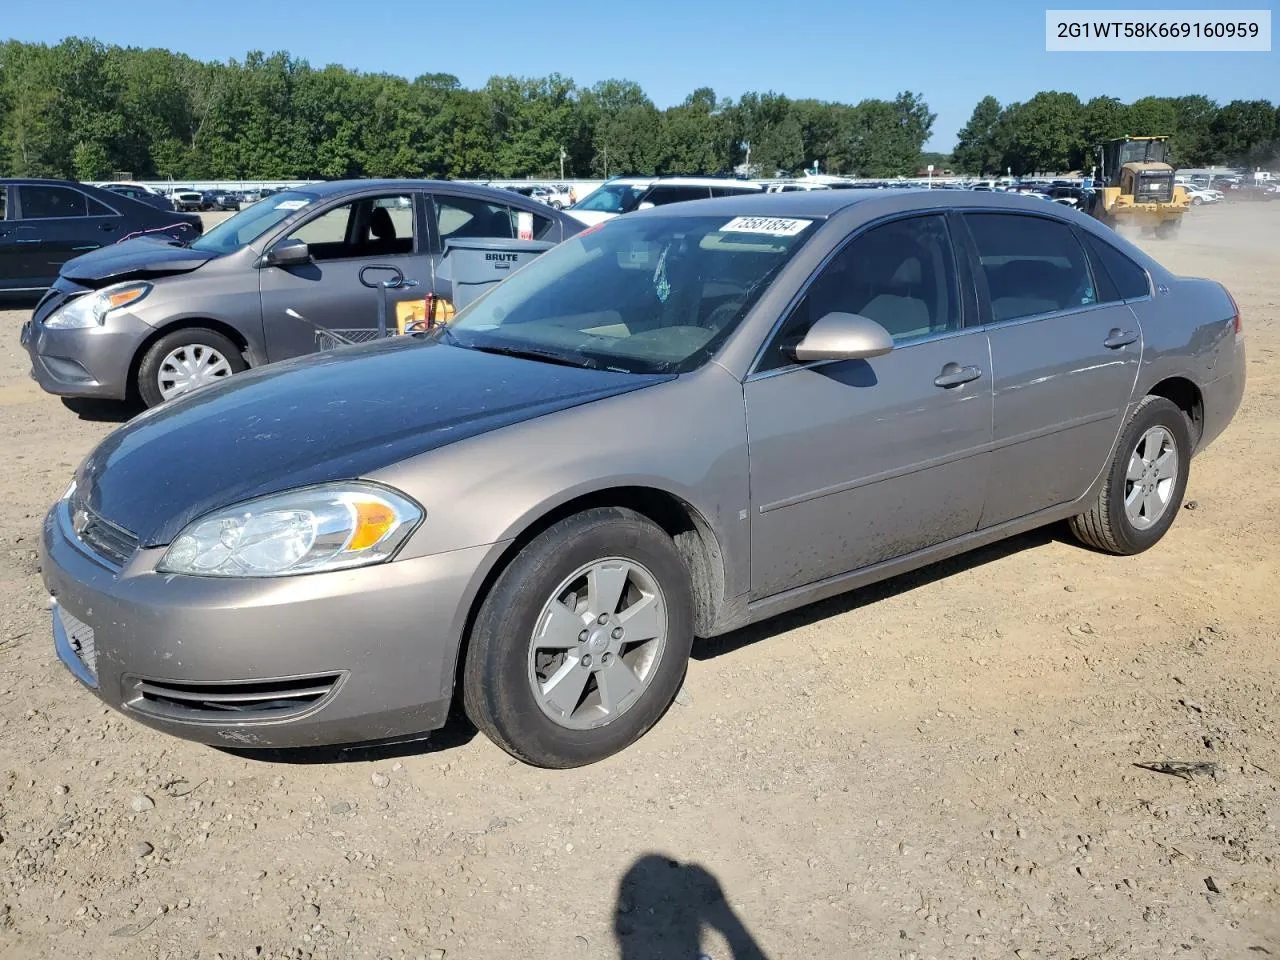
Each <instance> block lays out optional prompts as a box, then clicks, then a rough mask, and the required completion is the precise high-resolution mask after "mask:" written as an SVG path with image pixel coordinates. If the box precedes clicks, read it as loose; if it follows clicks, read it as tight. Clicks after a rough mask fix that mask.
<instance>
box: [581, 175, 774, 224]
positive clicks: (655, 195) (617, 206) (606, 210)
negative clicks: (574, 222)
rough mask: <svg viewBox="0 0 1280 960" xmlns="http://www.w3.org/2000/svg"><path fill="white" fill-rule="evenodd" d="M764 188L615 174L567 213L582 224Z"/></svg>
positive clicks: (734, 182)
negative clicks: (617, 176)
mask: <svg viewBox="0 0 1280 960" xmlns="http://www.w3.org/2000/svg"><path fill="white" fill-rule="evenodd" d="M763 190H764V188H763V187H762V186H761V185H760V184H758V183H752V182H751V181H749V180H729V179H726V178H721V177H619V178H617V179H614V180H609V181H606V182H605V183H604V184H602V185H601V186H599V187H598V188H596V189H595V190H593V191H592V192H591V193H589V194H587V195H586V196H585V197H583V198H582V199H581V200H579V201H578V202H577V203H576V204H574V205H573V206H572V207H569V210H568V212H569V214H570V215H571V216H573V217H576V218H577V219H578V220H581V221H582V222H583V223H585V224H588V225H590V224H596V223H603V222H604V221H605V220H608V219H609V218H611V217H616V216H618V214H620V213H630V212H631V211H632V210H643V209H647V208H648V207H659V206H663V205H664V204H668V203H681V202H683V201H686V200H706V199H708V198H709V197H730V196H736V195H738V194H744V193H762V192H763Z"/></svg>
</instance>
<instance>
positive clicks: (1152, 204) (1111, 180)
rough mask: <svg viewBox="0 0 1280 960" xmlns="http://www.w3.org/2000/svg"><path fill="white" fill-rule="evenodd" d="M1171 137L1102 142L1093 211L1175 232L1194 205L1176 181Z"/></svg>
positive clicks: (1109, 219)
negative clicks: (1170, 159)
mask: <svg viewBox="0 0 1280 960" xmlns="http://www.w3.org/2000/svg"><path fill="white" fill-rule="evenodd" d="M1168 155H1169V138H1168V137H1121V138H1119V139H1116V140H1108V141H1107V142H1106V143H1104V144H1102V145H1101V146H1100V147H1098V161H1099V170H1098V173H1099V176H1098V179H1097V181H1096V185H1095V188H1094V194H1093V202H1092V203H1091V204H1090V208H1089V212H1090V213H1092V214H1093V216H1095V217H1097V218H1098V219H1099V220H1101V221H1102V222H1103V223H1106V224H1109V225H1110V226H1112V227H1119V226H1122V225H1125V224H1130V225H1133V226H1136V227H1140V228H1141V229H1142V232H1143V233H1144V234H1147V235H1155V236H1157V237H1171V236H1173V235H1174V234H1176V233H1177V232H1178V226H1179V225H1180V224H1181V223H1182V215H1183V214H1184V213H1186V212H1187V209H1188V208H1189V207H1190V206H1191V201H1190V200H1189V199H1188V197H1187V191H1186V190H1184V189H1183V188H1182V187H1181V186H1178V185H1177V184H1175V183H1174V182H1173V167H1172V166H1170V165H1169V163H1168V162H1167V158H1168Z"/></svg>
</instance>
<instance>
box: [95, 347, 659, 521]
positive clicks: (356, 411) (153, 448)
mask: <svg viewBox="0 0 1280 960" xmlns="http://www.w3.org/2000/svg"><path fill="white" fill-rule="evenodd" d="M670 379H673V376H672V375H662V374H655V375H647V374H628V373H616V372H611V371H604V370H583V369H579V368H577V367H566V366H560V365H552V364H549V363H542V362H539V361H536V360H524V359H518V358H514V357H505V356H500V355H496V354H490V353H481V352H479V351H476V350H470V349H466V348H463V347H456V346H450V345H446V344H442V343H438V342H435V341H431V340H419V339H417V338H410V337H397V338H395V339H394V340H388V341H382V342H380V343H375V344H370V345H366V346H362V347H355V348H351V349H348V350H343V351H337V352H333V353H322V354H316V355H312V356H309V357H304V358H302V359H299V360H293V361H286V362H285V363H281V364H272V365H269V366H266V367H260V368H258V369H256V370H252V371H250V372H248V373H244V374H239V375H237V376H236V377H234V378H232V379H230V380H228V381H226V382H223V383H219V384H215V385H213V386H209V387H205V388H203V389H201V390H198V391H196V392H195V393H193V394H191V395H189V396H187V397H182V398H179V399H177V400H174V401H171V402H169V403H165V404H162V405H161V406H159V407H156V408H154V409H152V410H149V411H147V412H146V413H144V414H142V415H141V416H139V417H137V418H136V419H134V420H133V421H131V422H130V423H127V424H125V425H124V426H122V427H120V428H119V429H117V430H116V431H115V432H114V433H112V434H111V435H109V436H108V437H107V438H106V439H105V440H104V441H103V442H102V443H101V445H99V447H98V448H97V449H96V450H95V451H94V452H93V453H92V454H90V456H89V457H88V459H86V460H85V462H84V463H83V464H82V465H81V467H80V469H79V471H78V472H77V474H76V498H77V500H80V499H83V500H84V501H86V502H87V503H88V505H89V507H90V508H91V509H93V510H94V511H95V512H96V513H98V514H99V515H100V516H102V517H105V518H106V519H107V520H110V521H111V522H112V523H115V524H117V525H118V526H120V527H123V528H124V529H126V530H128V531H130V532H132V533H133V534H135V535H136V536H137V537H138V538H139V541H140V543H141V545H142V546H159V545H162V544H166V543H169V542H171V541H172V540H173V538H174V537H175V536H176V535H177V534H178V533H179V532H180V531H181V530H182V528H183V527H185V526H186V525H187V524H188V523H190V522H191V521H192V520H194V519H195V518H197V517H199V516H202V515H203V514H205V513H208V512H209V511H210V510H215V509H218V508H220V507H225V506H228V505H230V504H233V503H237V502H240V501H243V500H247V499H249V498H251V497H257V496H264V495H266V494H270V493H277V492H279V491H282V490H288V489H292V488H294V487H300V486H306V485H308V484H315V483H324V482H326V481H330V480H349V479H354V478H357V477H362V476H367V475H368V474H369V473H371V472H372V471H375V470H377V469H379V468H382V467H386V466H389V465H391V464H394V463H397V462H399V461H401V460H404V459H406V458H408V457H411V456H414V455H416V454H420V453H425V452H427V451H430V450H433V449H435V448H437V447H441V446H444V445H445V444H449V443H454V442H456V441H459V440H465V439H467V438H469V437H474V436H476V435H478V434H482V433H486V432H488V431H490V430H496V429H498V428H500V427H505V426H510V425H511V424H515V423H519V422H521V421H523V420H528V419H532V418H534V417H539V416H543V415H545V414H548V413H554V412H555V411H557V410H563V409H566V408H568V407H573V406H577V405H579V404H583V403H589V402H591V401H594V400H600V399H603V398H605V397H611V396H617V395H619V394H622V393H628V392H630V391H632V390H637V389H641V388H643V387H647V386H650V385H653V384H656V383H660V382H663V381H665V380H670ZM515 466H516V465H515V464H513V467H515Z"/></svg>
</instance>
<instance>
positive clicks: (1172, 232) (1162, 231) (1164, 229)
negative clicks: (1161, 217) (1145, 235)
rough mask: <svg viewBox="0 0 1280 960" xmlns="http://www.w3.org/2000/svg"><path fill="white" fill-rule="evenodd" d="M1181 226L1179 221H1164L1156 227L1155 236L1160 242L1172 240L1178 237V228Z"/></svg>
mask: <svg viewBox="0 0 1280 960" xmlns="http://www.w3.org/2000/svg"><path fill="white" fill-rule="evenodd" d="M1181 225H1182V221H1181V220H1166V221H1164V223H1162V224H1160V226H1158V227H1156V236H1157V237H1158V238H1159V239H1161V240H1172V239H1173V238H1174V237H1176V236H1177V235H1178V227H1179V226H1181Z"/></svg>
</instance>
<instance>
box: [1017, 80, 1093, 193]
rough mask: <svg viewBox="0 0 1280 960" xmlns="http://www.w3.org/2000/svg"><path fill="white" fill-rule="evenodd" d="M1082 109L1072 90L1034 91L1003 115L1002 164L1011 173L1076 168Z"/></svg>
mask: <svg viewBox="0 0 1280 960" xmlns="http://www.w3.org/2000/svg"><path fill="white" fill-rule="evenodd" d="M1083 119H1084V108H1083V106H1082V105H1081V103H1080V99H1079V98H1078V97H1077V96H1076V95H1075V94H1074V93H1061V92H1058V91H1048V92H1044V93H1037V94H1036V95H1035V96H1034V97H1032V98H1031V99H1030V100H1028V101H1027V102H1026V103H1022V104H1013V105H1011V106H1010V107H1009V109H1008V110H1006V111H1005V114H1004V116H1003V117H1002V124H1001V126H1002V127H1003V130H1002V132H1001V134H1000V137H1001V139H1003V141H1004V143H1003V147H1004V166H1006V167H1009V168H1012V169H1013V172H1014V173H1017V174H1027V173H1050V172H1065V171H1068V170H1076V169H1079V168H1080V166H1081V164H1082V163H1083V161H1084V156H1085V149H1084V140H1083V136H1082V128H1083Z"/></svg>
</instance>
